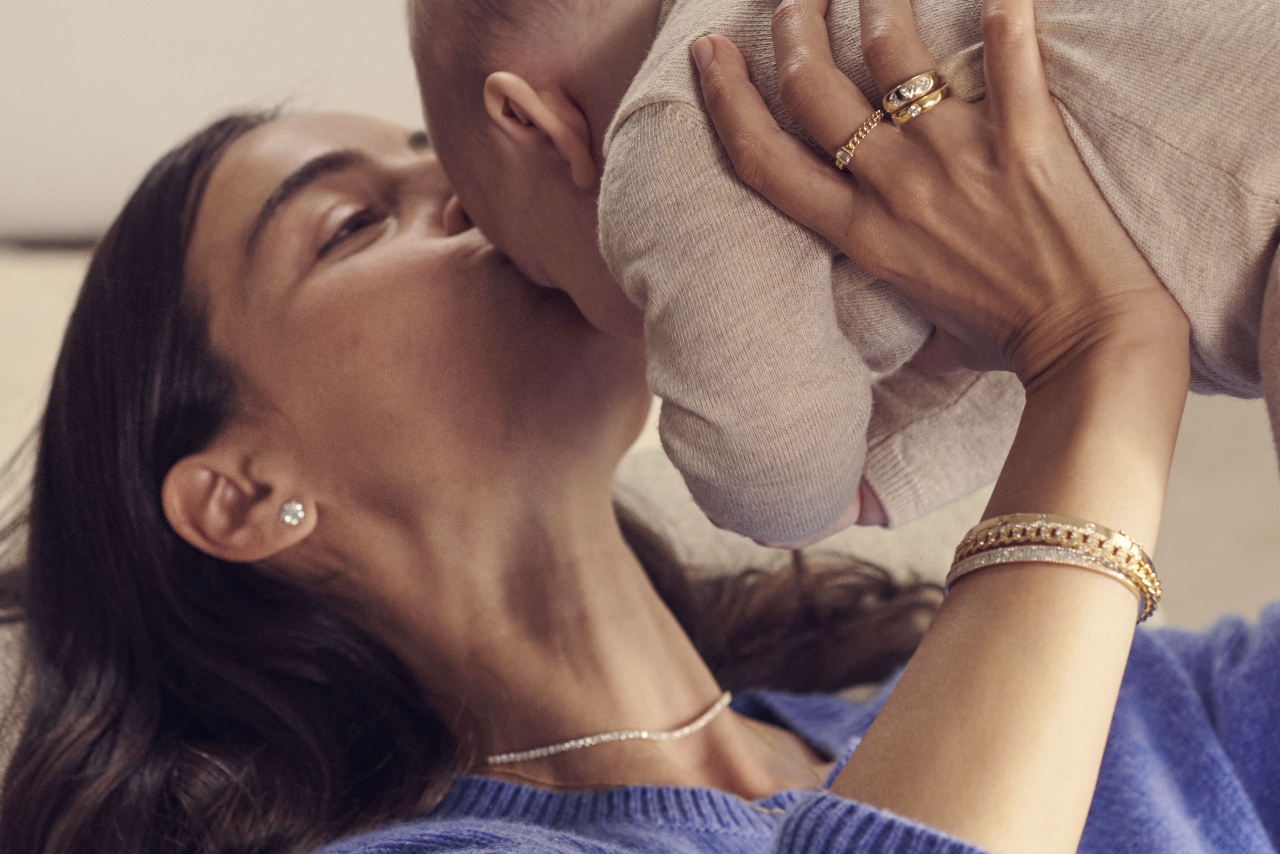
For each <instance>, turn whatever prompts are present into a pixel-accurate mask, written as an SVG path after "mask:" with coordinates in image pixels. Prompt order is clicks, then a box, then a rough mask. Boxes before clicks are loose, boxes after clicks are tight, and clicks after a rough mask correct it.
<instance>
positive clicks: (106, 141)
mask: <svg viewBox="0 0 1280 854" xmlns="http://www.w3.org/2000/svg"><path fill="white" fill-rule="evenodd" d="M404 9H405V3H404V0H213V2H198V0H0V238H3V237H23V238H39V239H48V238H54V237H61V238H65V237H81V236H85V235H93V234H97V233H99V232H100V231H101V230H102V228H103V227H105V225H106V224H107V222H108V221H109V219H110V217H111V216H112V215H113V214H114V213H115V211H116V209H117V208H119V206H120V204H121V202H122V201H123V199H124V197H125V195H126V194H127V192H128V191H129V189H130V188H131V187H132V186H133V184H134V183H136V182H137V180H138V178H139V177H141V175H142V174H143V172H144V171H145V169H146V168H147V166H148V165H150V164H151V163H152V162H153V161H154V160H155V159H156V158H157V157H158V156H159V155H160V154H161V153H163V152H164V151H166V150H167V149H168V148H169V147H170V146H172V145H173V144H174V143H175V142H177V141H178V140H179V139H180V138H181V137H183V136H185V135H186V134H189V133H190V132H191V131H193V130H195V129H196V128H197V127H199V126H200V125H202V124H204V123H205V122H207V121H209V120H210V119H212V118H214V117H216V116H218V115H221V114H222V113H223V112H226V111H228V110H231V109H235V108H237V107H242V106H246V105H250V106H258V107H265V106H272V105H276V104H279V103H281V102H284V101H288V102H289V103H291V104H293V105H295V106H297V107H302V108H312V107H326V108H340V109H352V110H358V111H362V112H371V113H375V114H377V115H381V116H383V117H385V118H389V119H392V120H395V121H401V122H405V123H409V124H416V123H419V122H420V121H421V119H420V117H419V109H418V101H417V95H416V88H415V85H414V79H413V68H412V65H411V64H410V61H409V54H408V47H407V41H406V36H405V33H406V29H405V26H404Z"/></svg>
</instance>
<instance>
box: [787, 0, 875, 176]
mask: <svg viewBox="0 0 1280 854" xmlns="http://www.w3.org/2000/svg"><path fill="white" fill-rule="evenodd" d="M826 12H827V0H782V2H781V3H780V4H779V5H778V8H777V10H776V11H775V12H774V13H773V52H774V58H775V60H776V62H777V65H778V94H779V96H780V97H781V98H782V103H783V105H784V106H786V108H787V112H789V113H791V115H792V116H794V117H795V118H796V120H797V121H799V122H800V123H801V124H802V125H804V127H805V129H806V130H808V131H809V133H811V134H813V138H814V139H816V140H817V141H818V144H819V145H821V146H822V147H823V148H824V149H826V151H828V152H830V153H832V154H834V153H835V151H836V149H838V148H840V146H842V145H844V144H845V143H846V142H848V141H849V138H850V137H851V136H853V134H854V132H855V131H856V130H857V129H858V126H859V125H860V124H862V122H863V121H865V120H866V118H867V117H868V116H870V115H871V111H872V109H873V107H872V106H871V104H869V103H867V99H866V98H865V97H863V95H862V92H860V91H859V90H858V87H857V86H855V85H853V82H852V81H851V80H850V79H849V78H848V77H846V76H845V75H844V73H843V72H841V71H840V69H839V68H837V67H836V64H835V60H834V59H833V58H832V56H831V41H830V37H829V36H828V35H827V20H826V17H825V15H826Z"/></svg>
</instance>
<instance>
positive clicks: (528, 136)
mask: <svg viewBox="0 0 1280 854" xmlns="http://www.w3.org/2000/svg"><path fill="white" fill-rule="evenodd" d="M484 107H485V111H486V112H487V113H488V114H489V120H490V121H491V122H493V123H494V124H495V125H497V126H498V129H499V130H501V131H502V132H503V133H505V134H506V135H507V136H508V137H509V138H511V139H512V140H514V141H515V142H516V143H517V144H520V143H528V142H530V141H533V140H535V139H537V138H539V137H541V138H545V139H546V140H547V141H548V142H550V143H551V145H552V147H554V148H555V150H556V152H557V153H558V154H559V155H560V157H561V158H562V159H564V161H565V162H566V163H567V164H568V165H569V175H570V177H571V178H572V179H573V183H574V186H576V187H578V188H579V189H581V190H590V189H593V188H594V187H595V186H596V182H597V180H598V179H599V177H600V176H599V172H598V170H597V169H596V162H595V157H594V156H592V154H591V129H590V127H589V126H588V124H587V117H586V116H584V115H583V114H582V110H580V109H579V108H578V106H577V105H576V104H574V103H573V101H571V100H570V99H569V98H568V97H567V96H566V95H565V94H564V92H562V91H560V90H559V89H546V90H543V91H541V92H535V91H534V90H533V87H532V86H530V85H529V84H528V83H527V82H525V80H524V78H523V77H520V76H519V75H516V74H512V73H511V72H510V71H495V72H494V73H492V74H490V75H489V77H488V78H487V79H486V80H485V81H484Z"/></svg>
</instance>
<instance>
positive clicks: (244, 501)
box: [160, 434, 316, 563]
mask: <svg viewBox="0 0 1280 854" xmlns="http://www.w3.org/2000/svg"><path fill="white" fill-rule="evenodd" d="M277 468H279V469H280V471H278V472H276V473H274V474H273V473H272V470H273V469H277ZM289 480H291V479H290V478H289V477H287V476H286V475H284V473H283V467H278V466H271V465H268V464H264V461H263V460H261V459H256V458H255V457H254V455H252V454H250V453H247V452H246V450H245V446H244V445H243V444H241V443H239V442H237V441H236V439H235V436H234V434H232V435H226V436H222V437H219V439H217V440H215V442H214V444H213V445H210V446H209V447H208V448H206V449H205V450H203V451H200V452H198V453H195V454H192V455H191V456H188V457H183V458H182V459H181V460H178V462H177V463H175V464H174V465H173V468H171V469H169V473H168V474H167V475H166V476H165V479H164V484H163V485H162V486H161V489H160V498H161V504H162V505H163V507H164V515H165V518H166V519H168V520H169V525H170V526H172V528H173V530H174V531H176V532H177V534H178V536H180V537H182V539H184V540H186V541H187V542H188V543H190V544H191V545H192V546H194V547H195V548H197V549H199V550H200V551H202V552H205V553H206V554H210V555H213V556H214V557H217V558H221V559H222V560H229V561H234V562H236V563H253V562H256V561H261V560H265V559H266V558H269V557H272V556H274V555H276V554H278V553H280V552H281V551H284V550H285V549H287V548H289V547H290V546H293V545H297V544H298V543H300V542H302V541H303V540H305V539H306V538H307V536H308V535H309V534H310V533H311V531H312V530H313V529H314V528H315V523H316V514H315V504H314V502H312V501H308V497H307V496H306V495H303V494H302V493H301V492H300V491H299V490H297V489H296V488H294V484H292V483H290V482H288V481H289ZM286 505H288V507H287V508H286Z"/></svg>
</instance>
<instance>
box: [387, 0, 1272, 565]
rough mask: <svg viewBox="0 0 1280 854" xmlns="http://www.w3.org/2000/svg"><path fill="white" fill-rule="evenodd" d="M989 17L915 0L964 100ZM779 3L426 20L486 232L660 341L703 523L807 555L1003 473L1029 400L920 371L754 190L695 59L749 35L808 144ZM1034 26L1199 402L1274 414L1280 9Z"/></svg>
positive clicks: (914, 326) (551, 5)
mask: <svg viewBox="0 0 1280 854" xmlns="http://www.w3.org/2000/svg"><path fill="white" fill-rule="evenodd" d="M980 5H981V3H980V0H916V3H915V4H914V9H915V16H916V23H917V25H918V28H919V30H920V34H921V37H922V39H923V40H924V42H925V44H926V45H927V46H928V47H929V48H930V50H931V51H932V53H933V55H934V57H936V58H937V60H938V67H939V69H940V70H942V71H943V73H944V74H945V75H946V76H947V78H948V79H949V81H950V83H951V86H952V89H953V91H955V92H956V94H958V95H960V96H961V97H964V98H967V99H969V100H975V99H978V98H980V97H982V95H983V92H984V88H983V79H982V52H981V36H980V34H979V30H978V20H979V10H980ZM775 7H776V0H414V2H413V3H411V9H412V11H413V22H412V27H413V37H414V56H415V61H416V64H417V68H418V74H419V80H420V83H421V86H422V93H423V102H424V106H425V108H426V112H427V117H428V122H429V125H430V133H431V136H432V139H433V141H434V143H435V145H436V147H437V148H438V150H439V153H440V157H441V160H442V161H443V163H444V165H445V167H446V169H447V171H448V172H449V174H450V176H451V178H452V180H453V182H454V185H455V188H456V190H457V192H458V194H459V197H460V198H461V200H462V203H463V205H464V206H465V207H466V209H467V211H468V212H469V213H470V215H471V217H472V219H473V221H474V222H475V223H476V224H477V225H478V226H479V227H480V228H481V229H482V230H484V231H485V232H486V233H487V234H488V235H489V237H490V238H491V239H492V240H493V241H494V243H495V244H496V245H497V246H498V247H499V248H501V249H502V250H504V251H505V252H507V253H508V254H509V255H510V256H511V258H512V259H513V260H514V261H515V262H516V263H517V264H518V265H519V266H520V267H521V268H522V269H523V270H524V271H525V272H526V273H527V274H528V275H530V276H531V277H532V278H533V279H534V280H535V281H537V282H539V283H540V284H543V285H546V286H548V287H557V288H561V289H563V290H564V291H566V292H567V293H568V294H569V295H570V296H571V297H572V298H573V299H574V300H575V302H576V303H577V305H578V307H579V308H580V310H581V311H582V313H583V314H584V316H586V317H587V319H588V320H590V321H591V322H592V323H594V324H595V325H596V326H597V327H599V328H600V329H602V330H604V331H606V332H612V333H614V334H618V335H624V336H634V335H638V334H643V335H644V338H645V341H646V345H647V348H648V354H649V365H650V368H649V381H650V385H651V387H652V388H653V390H654V392H655V393H656V394H658V395H659V396H660V397H661V398H662V399H663V407H662V415H661V422H660V431H661V434H662V439H663V445H664V447H665V448H666V450H667V452H668V454H669V455H670V457H671V459H672V460H673V462H674V463H675V464H676V466H677V467H678V468H679V469H680V470H681V472H682V473H683V475H684V477H685V481H686V483H687V484H688V486H689V488H690V491H691V492H692V493H693V495H694V497H695V498H696V499H697V500H698V503H699V504H700V505H701V506H702V507H703V509H704V510H705V511H706V512H707V514H708V516H709V517H710V518H711V519H712V520H713V521H714V522H716V523H717V524H719V525H721V526H722V527H726V528H729V529H731V530H735V531H738V532H740V533H743V534H746V535H748V536H751V537H753V538H754V539H757V540H761V541H765V542H771V543H777V544H782V543H788V544H793V543H798V542H802V541H808V540H811V539H813V538H815V537H818V536H823V535H826V534H829V533H833V532H834V531H835V530H838V529H839V528H840V527H843V526H845V525H847V524H850V523H852V522H854V521H858V520H859V518H860V517H861V521H863V522H868V521H885V520H887V521H888V523H890V524H900V523H902V522H906V521H909V520H911V519H912V518H915V517H917V516H919V515H921V514H923V513H925V512H927V511H928V510H931V509H933V508H934V507H937V506H940V505H941V504H944V503H946V502H947V501H950V500H952V499H954V498H957V497H959V496H961V495H963V494H966V493H967V492H969V491H971V490H973V489H975V488H977V487H978V486H980V485H982V484H983V483H986V482H989V481H990V480H992V479H993V478H994V477H995V475H996V474H997V473H998V471H999V468H1000V465H1001V463H1002V461H1003V457H1004V454H1005V452H1006V451H1007V449H1008V445H1009V442H1010V441H1011V439H1012V435H1013V430H1014V428H1015V426H1016V423H1017V419H1018V414H1019V410H1020V389H1019V388H1018V386H1017V383H1016V381H1014V379H1013V378H1012V377H1011V376H1010V375H1007V374H990V375H986V376H983V377H979V376H976V375H973V374H970V373H967V372H959V373H956V374H951V375H948V376H946V377H942V378H936V377H929V376H926V375H924V374H922V373H920V372H918V371H916V370H914V369H913V368H912V367H911V366H910V365H909V364H907V362H908V360H909V359H910V357H911V356H912V354H914V353H915V351H916V350H917V349H918V348H919V347H920V346H921V345H922V344H923V343H924V341H925V340H926V338H927V337H928V335H929V332H930V327H929V325H928V324H927V323H925V322H924V321H923V320H922V319H921V318H920V317H919V316H918V315H917V314H916V313H915V312H914V311H913V310H912V309H911V307H910V306H909V305H908V304H906V302H905V301H904V300H903V299H902V298H901V297H899V296H898V295H897V294H896V292H895V291H894V290H893V289H892V288H891V287H889V286H888V285H887V284H886V283H884V282H882V281H877V280H875V279H874V278H873V277H872V276H870V275H869V274H867V273H866V272H865V271H863V270H861V269H860V268H858V267H857V266H856V265H855V264H853V263H852V262H851V261H850V260H849V259H848V258H847V257H845V256H843V255H842V254H839V253H838V252H836V251H834V250H833V249H832V248H831V247H830V246H829V245H828V244H826V243H825V242H823V241H822V240H820V239H819V238H817V237H816V236H814V235H813V234H811V233H810V232H808V231H806V230H805V229H803V228H802V227H800V226H798V225H797V224H795V223H794V222H792V221H791V220H789V219H788V218H786V217H785V216H784V215H782V214H781V213H779V212H778V211H777V210H776V209H774V208H772V207H771V206H770V205H769V204H768V203H767V202H765V201H764V200H763V199H761V198H760V197H759V196H757V195H755V194H754V193H753V192H751V191H750V190H749V189H748V188H746V187H745V185H743V184H742V183H741V182H739V181H738V180H737V178H736V176H735V175H734V173H733V169H732V166H731V165H730V164H729V163H728V161H727V158H726V156H725V155H724V153H723V150H722V148H721V147H720V145H719V143H718V141H717V138H716V135H715V131H714V129H713V127H712V126H711V123H710V120H709V118H708V117H707V115H706V113H705V111H704V109H703V108H702V106H701V97H700V90H699V86H698V78H697V74H696V70H695V69H694V68H693V66H692V62H691V59H690V56H689V49H690V45H691V44H692V42H693V41H694V40H695V39H696V38H697V37H698V36H701V35H703V34H706V33H708V32H717V33H722V34H724V35H726V36H728V37H729V38H731V39H732V40H733V41H734V42H735V43H736V44H737V45H738V46H739V48H740V49H741V50H742V52H743V54H744V55H745V57H746V59H747V62H748V64H749V66H750V69H751V75H752V80H753V81H754V82H755V84H756V86H757V87H758V88H759V89H760V90H761V93H762V95H763V96H764V98H765V100H766V102H767V103H768V104H769V106H770V108H771V109H772V110H773V112H774V114H775V115H777V116H778V117H779V120H780V122H781V124H782V125H783V127H784V128H786V129H788V130H791V131H792V132H797V133H799V132H800V129H799V128H798V127H797V126H796V125H795V124H794V122H792V121H791V120H790V118H789V117H788V116H787V115H786V114H785V111H784V110H783V109H782V108H781V105H780V102H779V98H778V92H777V74H776V70H775V68H774V65H773V47H772V40H771V38H770V17H771V15H772V13H773V11H774V9H775ZM1037 16H1038V30H1039V34H1040V38H1041V49H1042V53H1043V55H1044V61H1045V70H1046V74H1047V75H1048V79H1049V84H1050V88H1051V90H1052V91H1053V94H1054V96H1055V98H1056V99H1057V100H1058V103H1059V104H1060V106H1061V108H1062V112H1063V116H1064V118H1065V120H1066V123H1067V127H1068V130H1069V132H1070V133H1071V135H1072V138H1073V140H1074V141H1075V143H1076V146H1077V148H1078V149H1079V150H1080V153H1081V156H1082V157H1083V158H1084V161H1085V163H1086V165H1087V166H1088V168H1089V170H1090V172H1091V173H1092V175H1093V177H1094V179H1095V181H1096V182H1097V183H1098V185H1099V187H1100V188H1101V189H1102V192H1103V194H1104V195H1105V196H1106V198H1107V200H1108V202H1109V203H1110V204H1111V206H1112V208H1113V209H1114V211H1115V212H1116V214H1117V216H1119V218H1120V220H1121V221H1122V223H1123V224H1124V225H1125V227H1126V228H1127V229H1128V231H1129V233H1130V234H1131V236H1132V237H1133V238H1134V240H1135V241H1136V242H1137V244H1138V246H1139V248H1140V249H1141V250H1142V251H1143V253H1144V254H1145V255H1146V257H1147V259H1148V260H1149V261H1150V263H1151V264H1152V266H1153V267H1154V268H1155V270H1156V272H1157V273H1158V274H1159V275H1160V276H1161V278H1162V279H1163V281H1164V282H1165V283H1166V285H1167V286H1168V287H1169V289H1170V290H1171V291H1172V292H1173V294H1174V296H1175V297H1176V298H1177V299H1178V300H1179V302H1180V303H1181V305H1182V306H1183V308H1184V310H1185V311H1186V312H1187V314H1188V316H1189V317H1190V318H1191V321H1192V327H1193V342H1192V344H1193V350H1192V360H1193V362H1192V367H1193V383H1194V385H1195V387H1196V388H1197V389H1198V390H1200V391H1211V392H1221V393H1228V394H1234V395H1237V396H1246V397H1256V396H1258V395H1259V394H1260V387H1259V372H1260V364H1259V321H1260V316H1261V308H1262V300H1263V295H1264V292H1266V291H1267V288H1268V276H1270V280H1271V285H1270V287H1271V288H1272V289H1275V290H1280V263H1277V261H1276V253H1277V240H1278V236H1280V111H1277V110H1276V109H1274V108H1273V107H1272V106H1271V104H1270V100H1269V99H1270V95H1271V94H1272V93H1274V92H1280V61H1277V60H1276V58H1275V57H1276V52H1277V46H1280V0H1255V2H1253V3H1249V4H1226V5H1223V4H1206V3H1203V2H1199V0H1132V2H1125V3H1103V2H1099V0H1054V2H1044V3H1042V4H1041V5H1040V7H1039V8H1037ZM828 26H829V28H830V31H831V38H832V48H833V52H834V54H835V57H836V61H837V64H838V65H839V66H840V68H841V69H842V70H843V71H844V72H845V73H846V74H848V75H849V76H850V77H851V78H852V79H853V80H854V81H855V82H856V83H857V85H858V86H859V87H860V88H861V89H862V91H863V92H864V93H865V94H866V95H867V97H868V98H869V99H870V100H871V101H872V103H878V102H879V100H880V93H878V92H877V91H876V89H875V86H874V85H873V83H872V82H871V80H870V78H869V76H868V74H867V72H866V70H865V68H864V66H863V63H862V57H861V50H860V44H859V42H860V31H859V21H858V2H857V0H832V3H831V8H830V10H829V13H828ZM858 121H859V117H856V116H853V117H850V133H852V132H853V130H854V129H855V128H856V125H857V123H858ZM833 168H834V167H833ZM880 510H882V511H883V517H882V518H879V519H877V518H876V515H877V511H880Z"/></svg>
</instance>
